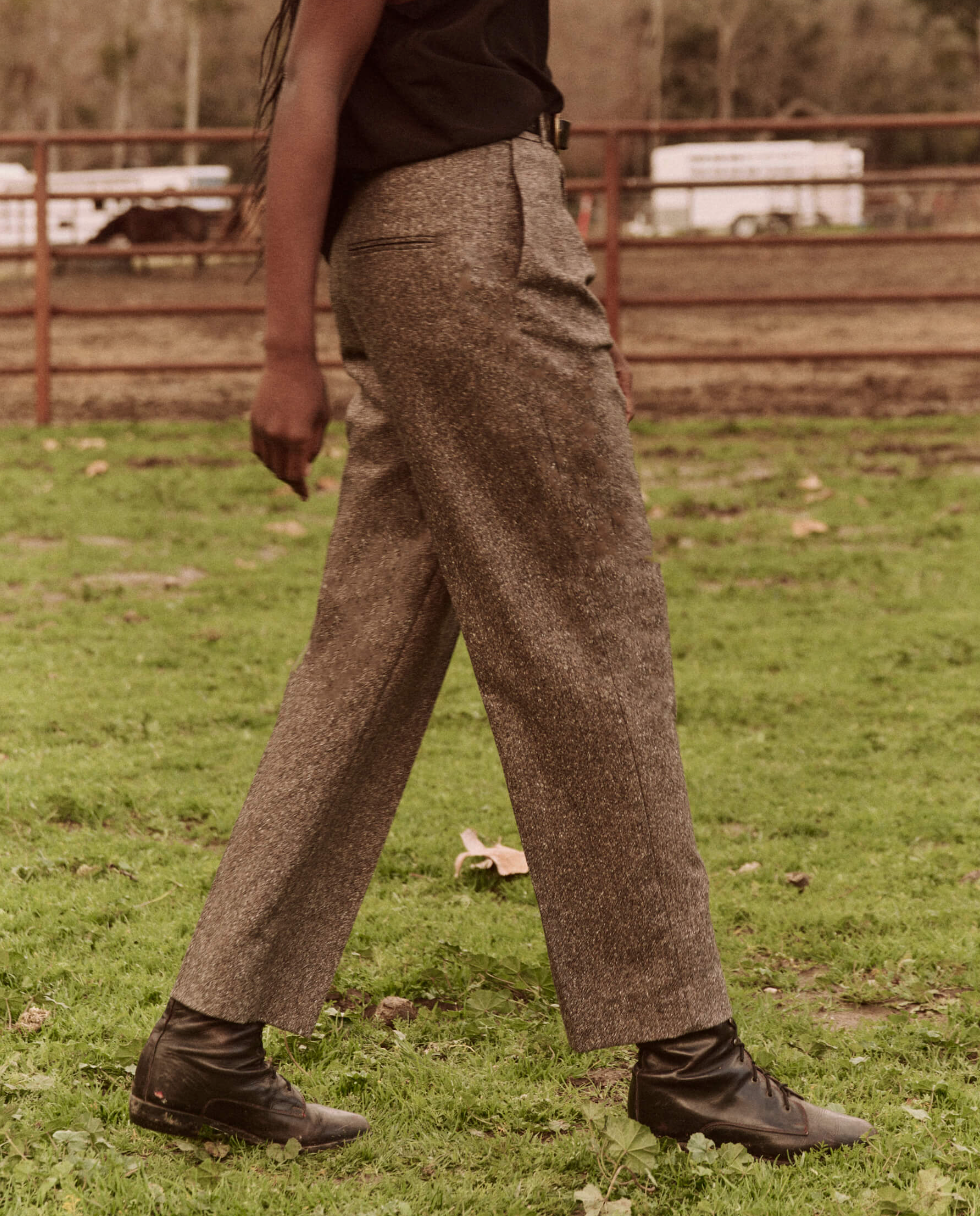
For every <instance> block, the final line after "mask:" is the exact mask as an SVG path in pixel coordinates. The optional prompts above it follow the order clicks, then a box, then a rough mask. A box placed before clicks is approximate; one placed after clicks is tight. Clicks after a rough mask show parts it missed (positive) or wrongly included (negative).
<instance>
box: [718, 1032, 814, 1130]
mask: <svg viewBox="0 0 980 1216" xmlns="http://www.w3.org/2000/svg"><path fill="white" fill-rule="evenodd" d="M732 1029H733V1031H734V1030H735V1027H734V1023H733V1024H732ZM735 1046H736V1047H737V1048H738V1062H739V1064H741V1063H743V1062H744V1061H745V1060H746V1058H747V1059H748V1061H749V1063H750V1064H751V1065H752V1080H753V1081H757V1080H758V1079H759V1077H762V1079H763V1080H764V1081H765V1083H766V1097H767V1098H772V1097H774V1096H775V1095H774V1093H773V1086H775V1088H776V1089H777V1090H778V1091H779V1096H780V1098H781V1099H782V1102H783V1108H784V1109H785V1110H789V1109H790V1105H789V1100H790V1097H794V1098H798V1097H799V1096H800V1095H799V1094H798V1093H797V1092H796V1090H795V1089H790V1087H789V1086H788V1085H784V1084H783V1082H782V1081H780V1080H778V1079H777V1078H776V1077H774V1076H773V1075H772V1073H771V1072H767V1071H766V1070H765V1069H764V1068H760V1067H759V1065H758V1064H756V1062H755V1060H753V1059H752V1053H751V1052H750V1051H749V1049H748V1048H747V1047H746V1046H745V1044H744V1043H743V1042H742V1040H741V1039H740V1038H739V1037H738V1032H737V1031H735Z"/></svg>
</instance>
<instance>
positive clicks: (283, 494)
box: [272, 486, 293, 498]
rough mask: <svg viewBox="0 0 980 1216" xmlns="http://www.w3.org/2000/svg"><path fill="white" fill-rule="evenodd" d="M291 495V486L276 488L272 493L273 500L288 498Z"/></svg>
mask: <svg viewBox="0 0 980 1216" xmlns="http://www.w3.org/2000/svg"><path fill="white" fill-rule="evenodd" d="M292 493H293V487H292V486H276V488H275V489H274V490H273V491H272V497H273V498H288V497H289V496H290V494H292Z"/></svg>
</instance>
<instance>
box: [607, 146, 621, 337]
mask: <svg viewBox="0 0 980 1216" xmlns="http://www.w3.org/2000/svg"><path fill="white" fill-rule="evenodd" d="M605 168H606V172H605V179H606V180H605V194H606V317H607V318H608V320H609V332H610V333H611V334H612V337H613V341H614V342H618V341H619V213H620V207H619V203H620V188H621V172H620V162H619V132H618V131H617V130H616V128H615V127H611V128H610V129H609V130H608V131H607V132H606V166H605Z"/></svg>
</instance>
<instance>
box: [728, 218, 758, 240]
mask: <svg viewBox="0 0 980 1216" xmlns="http://www.w3.org/2000/svg"><path fill="white" fill-rule="evenodd" d="M730 231H731V234H732V236H740V237H749V236H756V235H757V234H758V232H759V218H758V216H755V215H739V216H737V217H736V218H735V219H733V220H732V226H731V229H730Z"/></svg>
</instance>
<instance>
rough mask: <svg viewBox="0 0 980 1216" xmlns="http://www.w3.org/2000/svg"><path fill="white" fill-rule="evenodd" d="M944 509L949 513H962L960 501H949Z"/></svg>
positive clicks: (962, 508)
mask: <svg viewBox="0 0 980 1216" xmlns="http://www.w3.org/2000/svg"><path fill="white" fill-rule="evenodd" d="M946 510H947V512H948V513H949V514H950V515H962V514H963V511H964V507H963V504H962V503H961V502H951V503H950V504H949V506H948V507H947V508H946Z"/></svg>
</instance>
